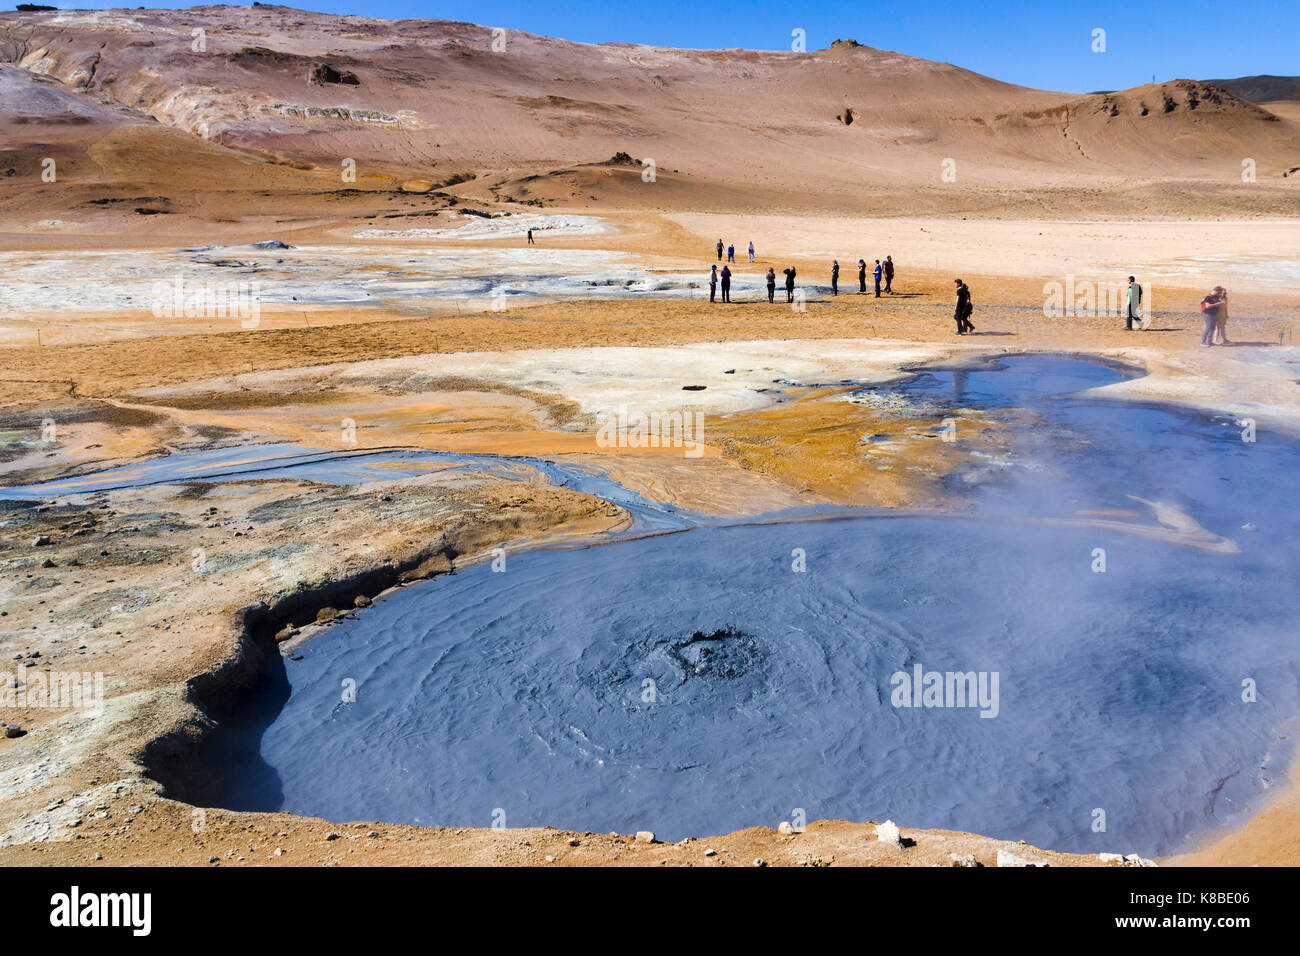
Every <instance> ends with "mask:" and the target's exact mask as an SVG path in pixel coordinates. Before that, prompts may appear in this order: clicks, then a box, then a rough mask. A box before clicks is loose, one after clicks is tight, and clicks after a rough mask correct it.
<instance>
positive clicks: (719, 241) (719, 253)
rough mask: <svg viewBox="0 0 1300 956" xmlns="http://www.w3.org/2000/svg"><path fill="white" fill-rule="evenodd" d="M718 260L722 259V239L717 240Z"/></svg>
mask: <svg viewBox="0 0 1300 956" xmlns="http://www.w3.org/2000/svg"><path fill="white" fill-rule="evenodd" d="M718 261H719V262H721V261H722V240H721V239H719V240H718Z"/></svg>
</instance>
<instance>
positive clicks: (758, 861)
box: [754, 856, 767, 866]
mask: <svg viewBox="0 0 1300 956" xmlns="http://www.w3.org/2000/svg"><path fill="white" fill-rule="evenodd" d="M754 865H755V866H767V862H766V861H765V860H764V859H763V858H762V857H761V856H759V857H755V858H754Z"/></svg>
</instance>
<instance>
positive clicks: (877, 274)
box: [872, 259, 884, 299]
mask: <svg viewBox="0 0 1300 956" xmlns="http://www.w3.org/2000/svg"><path fill="white" fill-rule="evenodd" d="M883 271H884V270H883V269H881V267H880V260H879V259H877V260H876V268H875V271H874V272H872V275H873V276H875V279H876V298H877V299H879V298H880V276H881V273H882V272H883Z"/></svg>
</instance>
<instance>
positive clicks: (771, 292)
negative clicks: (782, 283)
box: [767, 268, 776, 302]
mask: <svg viewBox="0 0 1300 956" xmlns="http://www.w3.org/2000/svg"><path fill="white" fill-rule="evenodd" d="M767 301H768V302H775V301H776V270H775V269H771V268H769V269H768V270H767Z"/></svg>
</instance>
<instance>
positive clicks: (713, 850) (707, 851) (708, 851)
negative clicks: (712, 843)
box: [704, 847, 718, 856]
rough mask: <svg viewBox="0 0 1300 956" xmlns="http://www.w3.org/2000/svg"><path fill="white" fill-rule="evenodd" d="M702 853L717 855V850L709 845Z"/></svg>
mask: <svg viewBox="0 0 1300 956" xmlns="http://www.w3.org/2000/svg"><path fill="white" fill-rule="evenodd" d="M704 855H705V856H717V855H718V851H717V850H715V849H713V848H712V847H709V848H708V849H706V850H705V851H704Z"/></svg>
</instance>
